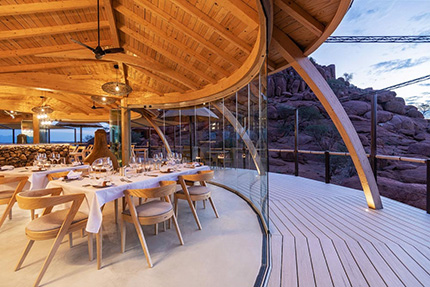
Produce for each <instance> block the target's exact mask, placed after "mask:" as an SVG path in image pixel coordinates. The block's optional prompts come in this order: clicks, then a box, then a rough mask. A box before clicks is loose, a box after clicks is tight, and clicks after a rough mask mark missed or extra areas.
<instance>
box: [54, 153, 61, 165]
mask: <svg viewBox="0 0 430 287" xmlns="http://www.w3.org/2000/svg"><path fill="white" fill-rule="evenodd" d="M60 160H61V155H60V153H58V152H57V153H55V161H56V163H57V164H59V163H60Z"/></svg>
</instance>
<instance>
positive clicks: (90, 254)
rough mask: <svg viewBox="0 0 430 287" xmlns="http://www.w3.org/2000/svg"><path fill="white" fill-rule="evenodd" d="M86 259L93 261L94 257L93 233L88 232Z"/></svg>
mask: <svg viewBox="0 0 430 287" xmlns="http://www.w3.org/2000/svg"><path fill="white" fill-rule="evenodd" d="M88 259H89V260H90V261H93V259H94V243H93V234H92V233H91V232H88Z"/></svg>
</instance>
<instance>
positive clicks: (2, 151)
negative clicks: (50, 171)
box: [0, 144, 69, 167]
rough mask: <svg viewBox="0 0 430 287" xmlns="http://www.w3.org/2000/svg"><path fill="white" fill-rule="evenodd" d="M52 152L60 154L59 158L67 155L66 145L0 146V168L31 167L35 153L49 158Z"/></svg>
mask: <svg viewBox="0 0 430 287" xmlns="http://www.w3.org/2000/svg"><path fill="white" fill-rule="evenodd" d="M52 152H58V153H60V155H61V157H67V156H68V155H69V145H68V144H33V145H30V144H28V145H27V144H23V145H19V144H15V145H0V166H3V165H13V166H14V167H21V166H31V165H33V160H34V158H35V157H36V155H37V153H46V156H47V157H48V158H49V156H50V155H51V153H52Z"/></svg>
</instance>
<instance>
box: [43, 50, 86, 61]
mask: <svg viewBox="0 0 430 287" xmlns="http://www.w3.org/2000/svg"><path fill="white" fill-rule="evenodd" d="M35 56H36V57H50V58H69V59H82V60H94V53H93V52H91V51H90V50H87V49H85V50H84V49H80V50H69V51H61V52H52V53H44V54H37V55H35Z"/></svg>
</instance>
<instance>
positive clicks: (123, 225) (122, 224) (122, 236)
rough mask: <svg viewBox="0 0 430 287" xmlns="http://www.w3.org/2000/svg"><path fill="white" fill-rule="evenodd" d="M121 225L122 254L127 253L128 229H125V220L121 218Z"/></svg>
mask: <svg viewBox="0 0 430 287" xmlns="http://www.w3.org/2000/svg"><path fill="white" fill-rule="evenodd" d="M119 222H120V224H121V227H120V228H121V253H124V252H125V236H126V228H125V222H124V219H122V218H121V220H120V221H119Z"/></svg>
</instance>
